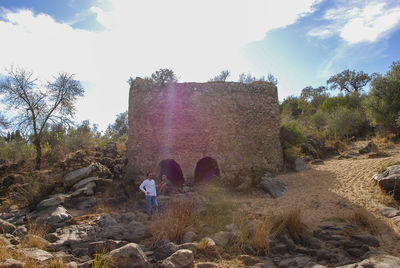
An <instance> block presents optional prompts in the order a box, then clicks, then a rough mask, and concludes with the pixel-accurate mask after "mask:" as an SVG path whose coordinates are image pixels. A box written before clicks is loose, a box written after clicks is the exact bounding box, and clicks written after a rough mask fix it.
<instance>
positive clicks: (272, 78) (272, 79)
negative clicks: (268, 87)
mask: <svg viewBox="0 0 400 268" xmlns="http://www.w3.org/2000/svg"><path fill="white" fill-rule="evenodd" d="M267 82H270V83H272V84H274V85H275V86H277V85H278V78H276V77H275V76H274V75H273V74H271V73H269V74H268V76H267Z"/></svg>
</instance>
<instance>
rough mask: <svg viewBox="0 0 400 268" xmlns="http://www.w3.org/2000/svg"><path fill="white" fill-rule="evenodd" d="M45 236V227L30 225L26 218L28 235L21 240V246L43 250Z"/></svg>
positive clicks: (45, 243) (36, 224)
mask: <svg viewBox="0 0 400 268" xmlns="http://www.w3.org/2000/svg"><path fill="white" fill-rule="evenodd" d="M46 234H47V227H46V226H45V225H43V224H38V223H32V222H31V221H30V219H29V218H28V233H27V234H26V235H25V236H24V237H23V239H22V240H21V246H22V247H27V248H39V249H43V250H45V249H46V248H47V245H48V242H47V241H46V240H45V239H44V238H43V237H44V236H45V235H46Z"/></svg>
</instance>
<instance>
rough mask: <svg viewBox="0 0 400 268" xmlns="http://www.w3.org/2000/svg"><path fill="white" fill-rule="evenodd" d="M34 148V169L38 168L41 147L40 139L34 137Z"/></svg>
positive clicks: (40, 159)
mask: <svg viewBox="0 0 400 268" xmlns="http://www.w3.org/2000/svg"><path fill="white" fill-rule="evenodd" d="M34 144H35V148H36V163H35V169H36V170H40V164H41V162H42V148H41V147H40V140H39V139H36V140H35V142H34Z"/></svg>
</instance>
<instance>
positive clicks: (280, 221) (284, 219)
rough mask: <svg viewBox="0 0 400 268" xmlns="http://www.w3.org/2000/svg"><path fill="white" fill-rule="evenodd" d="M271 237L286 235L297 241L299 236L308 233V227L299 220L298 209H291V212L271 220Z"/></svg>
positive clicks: (299, 213) (299, 212)
mask: <svg viewBox="0 0 400 268" xmlns="http://www.w3.org/2000/svg"><path fill="white" fill-rule="evenodd" d="M271 220H272V230H273V236H278V235H280V234H283V233H288V234H289V235H290V237H291V238H292V239H293V240H295V241H298V240H299V238H300V235H301V234H307V233H308V229H309V228H308V226H307V225H306V224H305V223H304V222H303V220H302V218H301V210H300V209H297V208H296V209H292V210H291V211H289V212H287V213H284V214H281V215H279V216H276V217H273V218H272V219H271Z"/></svg>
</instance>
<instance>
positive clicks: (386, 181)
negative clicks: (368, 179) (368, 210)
mask: <svg viewBox="0 0 400 268" xmlns="http://www.w3.org/2000/svg"><path fill="white" fill-rule="evenodd" d="M372 179H373V180H374V181H375V182H377V183H378V185H379V187H380V188H381V189H382V190H384V191H385V192H387V193H388V194H394V196H395V198H396V199H398V200H400V165H395V166H391V167H388V168H387V169H386V170H385V171H384V172H383V173H380V174H375V175H374V176H373V177H372Z"/></svg>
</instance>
